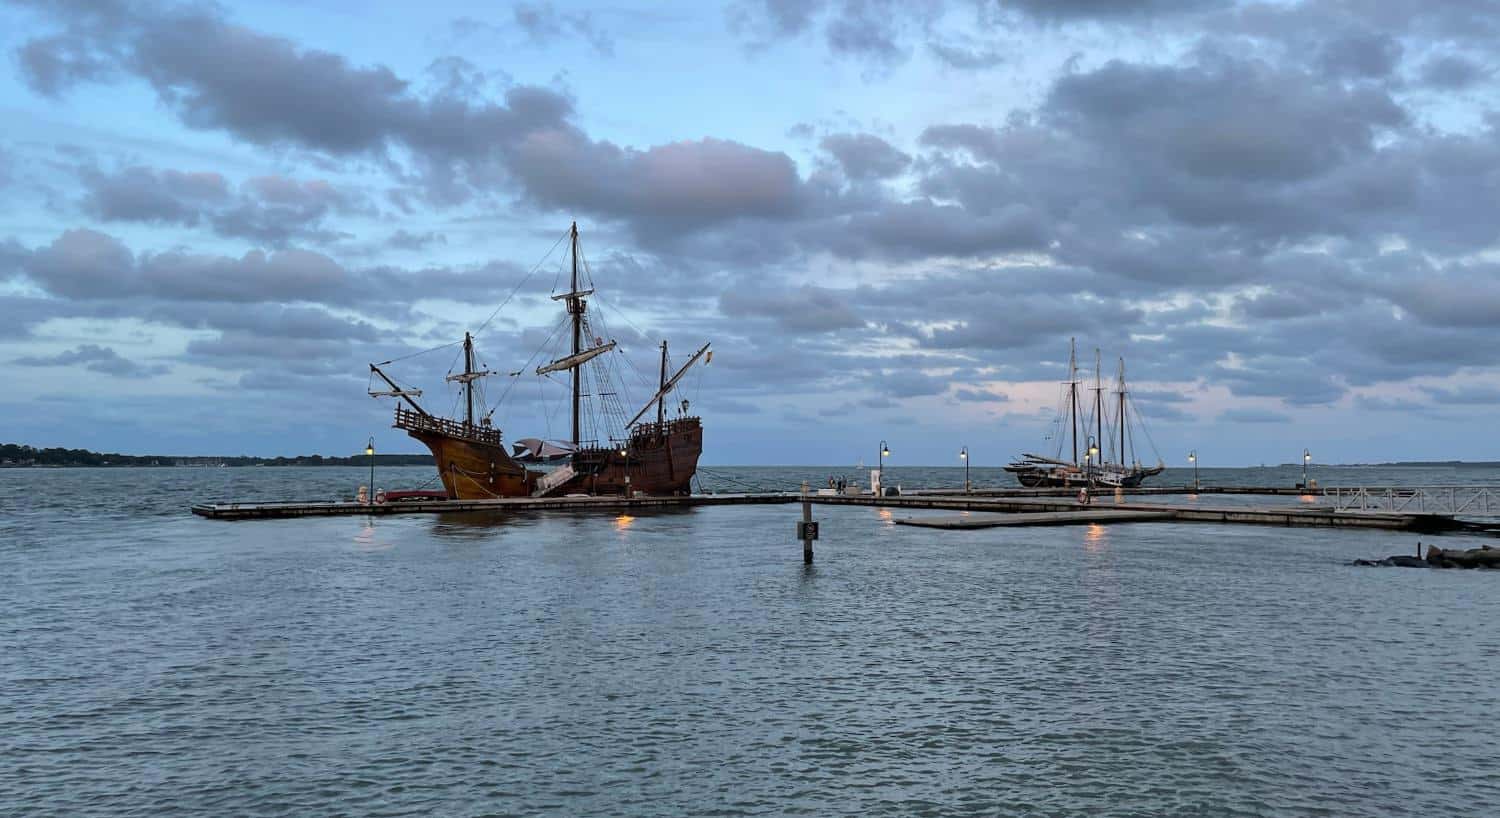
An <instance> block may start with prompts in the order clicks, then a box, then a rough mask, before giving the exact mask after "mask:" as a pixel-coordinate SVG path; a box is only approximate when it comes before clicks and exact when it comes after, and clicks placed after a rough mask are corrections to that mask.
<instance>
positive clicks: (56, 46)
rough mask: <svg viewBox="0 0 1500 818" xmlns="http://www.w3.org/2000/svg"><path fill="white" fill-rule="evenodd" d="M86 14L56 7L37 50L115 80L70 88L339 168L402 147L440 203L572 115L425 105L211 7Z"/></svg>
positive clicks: (519, 97)
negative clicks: (117, 85) (120, 88)
mask: <svg viewBox="0 0 1500 818" xmlns="http://www.w3.org/2000/svg"><path fill="white" fill-rule="evenodd" d="M109 8H110V9H111V11H112V12H113V13H112V14H111V15H110V16H109V17H108V19H107V20H106V19H105V16H104V13H102V12H99V11H98V10H96V9H92V8H91V7H89V6H87V5H85V6H82V7H79V8H78V9H74V10H72V12H68V11H67V10H65V9H59V8H50V7H49V9H50V10H51V11H52V12H53V13H54V14H55V16H56V17H57V18H58V20H59V21H60V22H62V23H63V24H64V32H63V33H62V34H60V35H57V37H55V38H39V39H34V40H32V41H30V43H29V44H28V45H27V46H24V47H25V48H35V49H41V50H44V51H48V52H49V53H53V54H56V55H59V58H60V59H61V58H63V57H66V55H68V54H85V55H88V58H89V59H90V60H93V61H96V62H97V63H99V64H101V65H108V66H110V67H111V69H112V70H111V71H87V72H71V73H69V74H67V75H66V76H65V77H60V78H58V81H57V82H56V83H54V84H53V85H50V86H49V85H46V84H44V83H45V81H44V80H42V79H39V78H38V77H37V76H28V79H29V81H30V82H31V84H32V87H33V88H34V89H36V90H38V91H41V92H48V91H52V92H57V91H61V90H64V88H63V85H62V82H63V80H66V81H67V82H73V83H76V82H79V81H85V80H90V81H92V80H99V79H107V78H109V77H111V76H112V75H113V74H114V73H119V72H124V73H129V74H132V75H135V76H138V77H140V78H142V79H144V80H145V81H147V82H148V83H149V84H150V85H151V86H152V87H153V89H154V90H155V91H156V93H157V95H158V97H159V98H160V100H161V101H162V102H163V103H164V104H165V105H166V106H167V107H168V108H170V109H171V110H172V111H174V112H175V113H176V114H177V116H178V117H179V118H180V119H181V120H182V121H183V122H184V123H185V124H187V125H188V126H189V127H193V128H199V129H215V130H223V131H226V132H228V133H230V134H232V135H234V136H236V137H238V138H240V139H242V140H245V141H247V142H251V143H255V144H260V145H272V146H281V145H290V146H297V147H302V148H306V149H310V150H315V151H320V152H323V153H326V154H328V155H331V156H339V157H368V158H375V159H379V160H382V161H390V160H391V156H390V153H389V149H390V148H392V147H404V148H406V149H408V150H409V151H411V152H412V154H413V161H415V162H416V163H417V165H418V166H419V169H420V170H421V171H422V173H423V174H424V177H425V181H426V182H427V184H428V185H429V188H430V191H431V192H432V193H433V195H435V196H447V197H450V198H451V197H454V196H462V195H465V192H466V190H468V189H469V188H473V187H485V186H488V185H491V184H493V183H494V182H495V180H496V179H498V178H501V177H503V175H504V173H505V161H504V159H503V153H504V151H505V150H506V149H507V148H508V147H510V146H514V145H515V144H516V142H518V141H519V140H521V139H523V138H525V137H526V136H527V135H528V134H530V133H532V132H534V131H537V130H545V129H549V128H558V127H562V126H563V122H564V120H565V119H566V118H567V117H568V116H570V115H571V112H572V105H571V103H570V102H569V101H568V100H567V99H566V98H565V97H563V96H562V95H560V94H558V93H556V92H553V91H548V90H545V89H541V88H535V87H526V86H518V87H515V88H512V89H510V90H509V91H508V92H507V93H506V95H505V100H504V103H503V104H497V103H494V102H490V101H488V100H482V99H470V98H467V97H463V96H460V95H458V94H456V93H439V94H436V95H432V96H427V97H423V96H419V95H417V94H415V93H414V92H412V90H411V88H410V85H409V83H408V82H407V81H405V80H403V79H401V78H399V77H397V76H396V75H395V74H394V73H393V72H392V71H391V70H390V69H389V68H386V67H384V66H375V67H368V68H364V67H357V66H353V65H351V64H350V63H349V62H348V61H347V60H346V59H345V58H344V57H342V56H340V55H337V54H333V53H330V52H326V51H319V50H315V49H305V48H301V47H298V46H297V45H296V44H294V43H292V42H290V41H288V40H285V39H282V38H280V37H274V36H270V35H267V34H263V33H261V32H258V31H254V30H252V29H249V28H246V27H244V26H239V25H235V24H232V23H229V22H227V21H226V20H225V19H223V18H222V17H221V16H219V12H218V10H217V9H211V8H204V7H174V8H166V9H164V8H158V7H152V6H145V5H142V6H135V7H130V8H128V9H126V7H124V6H111V7H109Z"/></svg>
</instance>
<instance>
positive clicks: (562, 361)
mask: <svg viewBox="0 0 1500 818" xmlns="http://www.w3.org/2000/svg"><path fill="white" fill-rule="evenodd" d="M614 348H615V342H614V341H610V342H609V343H607V344H600V345H599V346H596V347H591V348H589V349H585V350H584V351H582V352H580V353H578V354H577V355H569V356H568V357H566V358H558V359H557V360H555V361H553V362H552V363H550V364H547V365H546V366H539V367H537V369H536V374H538V375H546V374H547V373H549V372H560V371H562V370H564V369H573V368H575V367H578V366H582V365H583V364H586V363H588V362H589V361H592V360H594V359H595V358H597V357H599V356H600V355H603V354H604V353H606V352H609V351H610V350H612V349H614Z"/></svg>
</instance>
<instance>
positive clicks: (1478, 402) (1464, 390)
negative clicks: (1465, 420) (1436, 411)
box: [1422, 386, 1500, 406]
mask: <svg viewBox="0 0 1500 818" xmlns="http://www.w3.org/2000/svg"><path fill="white" fill-rule="evenodd" d="M1422 391H1423V392H1426V393H1427V394H1428V395H1429V396H1430V397H1431V398H1432V399H1433V400H1434V401H1437V402H1438V403H1440V404H1448V405H1458V406H1500V388H1496V387H1493V386H1463V387H1456V388H1452V389H1449V388H1445V387H1438V386H1424V387H1422Z"/></svg>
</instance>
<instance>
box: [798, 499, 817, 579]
mask: <svg viewBox="0 0 1500 818" xmlns="http://www.w3.org/2000/svg"><path fill="white" fill-rule="evenodd" d="M797 536H798V537H801V538H802V564H803V565H812V561H813V549H812V544H813V540H816V539H817V538H818V524H817V523H815V522H813V518H812V501H811V500H809V499H808V498H807V481H806V480H803V481H802V523H801V524H800V525H798V526H797Z"/></svg>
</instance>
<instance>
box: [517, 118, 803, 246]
mask: <svg viewBox="0 0 1500 818" xmlns="http://www.w3.org/2000/svg"><path fill="white" fill-rule="evenodd" d="M515 155H516V160H517V167H516V172H517V174H518V175H519V176H520V177H521V179H522V181H523V182H524V184H525V186H526V190H527V193H528V195H529V196H530V197H531V198H532V199H534V200H536V201H537V202H538V203H540V204H542V205H544V206H547V207H554V208H563V209H566V208H570V207H571V208H581V209H584V210H587V211H589V212H592V213H598V214H601V215H604V216H608V217H610V218H616V219H622V220H625V221H627V222H629V223H631V224H632V225H633V227H634V228H635V229H636V231H637V232H638V233H639V234H641V235H643V236H644V237H645V238H648V239H662V238H665V237H667V236H668V235H670V234H671V233H673V232H676V231H681V230H687V229H691V228H694V227H704V226H709V225H713V224H717V223H722V222H726V221H730V220H734V219H742V218H754V219H787V218H791V217H792V216H794V215H796V214H797V213H799V212H801V211H802V209H803V208H804V206H805V204H806V197H807V194H806V192H805V191H804V188H803V185H802V182H801V179H800V178H799V177H798V175H797V168H796V166H795V165H794V164H793V163H792V160H791V158H790V157H788V156H787V155H786V154H784V153H780V152H772V151H765V150H760V149H758V148H752V147H749V146H747V145H742V144H740V143H738V142H732V141H728V140H722V139H712V138H708V139H702V140H698V141H683V142H672V143H668V144H664V145H657V146H654V147H652V148H649V149H647V150H644V151H642V150H636V149H633V148H621V147H618V146H615V145H613V144H611V143H608V142H590V141H588V140H587V138H586V137H584V136H583V135H582V134H581V133H579V132H577V131H562V130H558V131H552V132H547V133H538V134H536V135H534V136H533V137H531V138H528V139H526V140H525V141H523V142H522V143H521V144H520V145H518V146H517V148H516V151H515Z"/></svg>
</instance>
